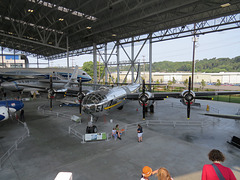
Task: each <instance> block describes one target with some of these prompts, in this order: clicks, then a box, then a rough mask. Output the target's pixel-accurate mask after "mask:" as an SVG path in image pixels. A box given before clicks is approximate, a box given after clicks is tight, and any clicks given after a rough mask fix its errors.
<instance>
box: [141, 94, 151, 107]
mask: <svg viewBox="0 0 240 180" xmlns="http://www.w3.org/2000/svg"><path fill="white" fill-rule="evenodd" d="M151 98H153V94H152V93H150V92H145V94H143V93H141V94H140V95H139V97H138V102H139V104H140V106H143V104H145V107H150V106H151V105H152V104H153V100H151Z"/></svg>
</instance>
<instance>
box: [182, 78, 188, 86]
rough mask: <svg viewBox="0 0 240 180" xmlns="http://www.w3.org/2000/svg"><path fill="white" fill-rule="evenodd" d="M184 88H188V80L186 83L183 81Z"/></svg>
mask: <svg viewBox="0 0 240 180" xmlns="http://www.w3.org/2000/svg"><path fill="white" fill-rule="evenodd" d="M183 84H184V86H186V88H187V87H188V79H185V81H183Z"/></svg>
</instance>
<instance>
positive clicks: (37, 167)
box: [0, 98, 240, 180]
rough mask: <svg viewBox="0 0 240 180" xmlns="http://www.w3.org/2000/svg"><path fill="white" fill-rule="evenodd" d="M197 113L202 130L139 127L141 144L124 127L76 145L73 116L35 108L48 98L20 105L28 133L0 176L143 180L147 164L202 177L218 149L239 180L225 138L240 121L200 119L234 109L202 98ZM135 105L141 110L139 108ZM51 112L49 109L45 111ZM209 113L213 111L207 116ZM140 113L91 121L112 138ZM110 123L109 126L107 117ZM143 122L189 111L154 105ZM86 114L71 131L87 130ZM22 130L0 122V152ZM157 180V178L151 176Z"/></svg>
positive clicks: (178, 117)
mask: <svg viewBox="0 0 240 180" xmlns="http://www.w3.org/2000/svg"><path fill="white" fill-rule="evenodd" d="M199 102H201V105H202V106H201V108H199V107H193V108H192V111H191V119H190V121H196V122H200V121H202V122H203V127H201V126H186V125H182V126H178V125H177V126H176V127H174V126H173V125H151V124H150V125H149V126H146V125H143V131H144V134H143V142H142V143H138V142H137V133H136V129H137V127H136V126H135V125H134V126H133V127H132V128H128V129H127V131H126V132H125V134H124V135H123V136H122V140H117V141H115V140H113V139H110V140H109V141H94V142H87V143H81V140H80V139H79V138H77V137H76V136H74V135H72V134H69V133H68V127H69V126H70V125H72V124H74V123H75V122H73V121H71V120H70V118H67V117H65V118H63V117H56V116H54V115H46V114H43V113H42V111H38V110H37V107H38V106H40V105H43V104H45V105H46V108H47V106H48V101H47V100H46V99H45V98H41V99H37V100H32V101H29V102H25V119H26V122H27V125H28V127H29V129H30V136H29V137H27V138H26V139H25V140H24V141H23V142H22V143H21V144H20V145H19V147H18V149H17V150H16V151H14V152H13V154H12V155H11V157H10V158H9V159H8V160H7V161H6V162H5V163H4V164H3V167H2V169H1V170H0V179H11V180H32V179H35V180H53V179H54V178H55V176H56V175H57V173H58V172H60V171H70V172H72V173H73V179H74V180H92V179H99V180H106V179H116V180H118V179H119V180H120V179H131V180H135V179H140V176H141V170H142V168H143V167H144V166H146V165H148V166H150V167H152V168H153V169H157V168H159V167H162V166H164V167H166V168H167V169H168V170H169V171H170V173H171V175H172V176H173V178H174V180H193V179H194V180H198V179H201V170H202V167H203V165H204V164H206V163H211V162H210V161H209V160H208V157H207V154H208V152H209V151H210V150H211V149H213V148H217V149H220V150H221V151H222V152H223V153H224V154H225V156H226V161H225V162H224V163H223V165H225V166H228V167H230V168H231V169H232V170H233V172H234V174H235V176H236V177H237V179H240V150H239V149H237V148H235V147H233V146H231V145H229V144H228V143H227V142H226V141H228V140H230V139H231V136H233V135H235V136H240V131H239V130H240V122H236V121H235V120H230V119H221V118H220V119H219V118H214V117H207V116H204V115H202V114H203V113H205V112H206V105H210V107H211V109H212V110H219V111H220V113H221V114H223V113H229V114H231V113H232V114H234V113H236V112H237V111H238V109H239V108H240V105H239V104H230V103H223V102H214V101H211V102H210V101H199ZM137 108H138V111H137ZM47 109H48V108H47ZM53 112H54V113H55V112H61V113H64V114H67V115H73V114H74V115H78V107H61V108H60V107H59V106H58V102H56V101H54V108H53ZM212 113H214V112H213V111H212ZM141 116H142V114H141V108H139V105H138V103H137V102H130V103H128V104H126V106H124V108H123V110H121V111H119V110H113V111H112V112H111V111H110V113H109V115H108V116H104V117H101V118H99V119H98V121H97V122H95V123H94V124H95V125H97V127H98V132H107V133H110V132H111V129H112V127H114V126H115V125H116V124H119V125H120V128H125V125H128V124H130V123H138V122H142V120H141V119H142V117H141ZM111 119H112V121H113V122H112V123H111V122H110V120H111ZM146 119H147V120H164V121H165V120H166V121H169V122H172V121H178V122H180V121H183V122H187V121H188V120H187V118H186V107H185V106H183V105H181V103H180V102H179V100H177V99H170V98H169V99H167V100H166V101H159V102H157V103H156V105H155V113H154V114H147V117H146ZM88 120H89V117H88V116H87V115H85V114H83V115H82V124H78V126H76V130H78V131H80V132H81V133H82V134H84V133H85V129H86V126H87V122H88ZM23 133H24V128H23V126H22V125H20V124H17V122H15V121H12V120H8V121H5V122H2V123H1V124H0V137H1V139H0V145H1V146H0V155H1V156H2V155H3V153H4V152H6V151H7V149H8V148H10V146H12V145H13V144H14V141H16V140H17V139H18V138H19V137H20V136H22V134H23ZM151 179H156V177H151Z"/></svg>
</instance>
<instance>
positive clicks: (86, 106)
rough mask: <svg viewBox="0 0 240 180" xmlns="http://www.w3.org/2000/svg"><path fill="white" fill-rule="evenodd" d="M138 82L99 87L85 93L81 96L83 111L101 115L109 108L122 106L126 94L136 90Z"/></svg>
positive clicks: (138, 86)
mask: <svg viewBox="0 0 240 180" xmlns="http://www.w3.org/2000/svg"><path fill="white" fill-rule="evenodd" d="M139 88H140V84H132V85H127V86H119V87H113V88H112V89H109V88H100V89H99V90H97V91H94V92H91V93H89V94H87V95H86V96H85V97H84V98H83V111H84V112H85V113H87V114H91V115H93V116H97V117H98V116H101V115H103V114H106V113H107V112H108V111H109V110H112V109H116V108H122V106H123V105H124V104H125V103H126V102H127V100H126V99H125V98H126V96H127V94H130V93H134V92H137V91H138V90H139Z"/></svg>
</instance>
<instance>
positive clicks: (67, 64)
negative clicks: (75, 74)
mask: <svg viewBox="0 0 240 180" xmlns="http://www.w3.org/2000/svg"><path fill="white" fill-rule="evenodd" d="M66 38H67V40H66V41H67V69H68V70H67V71H68V80H69V47H68V46H69V45H68V36H67V37H66Z"/></svg>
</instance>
